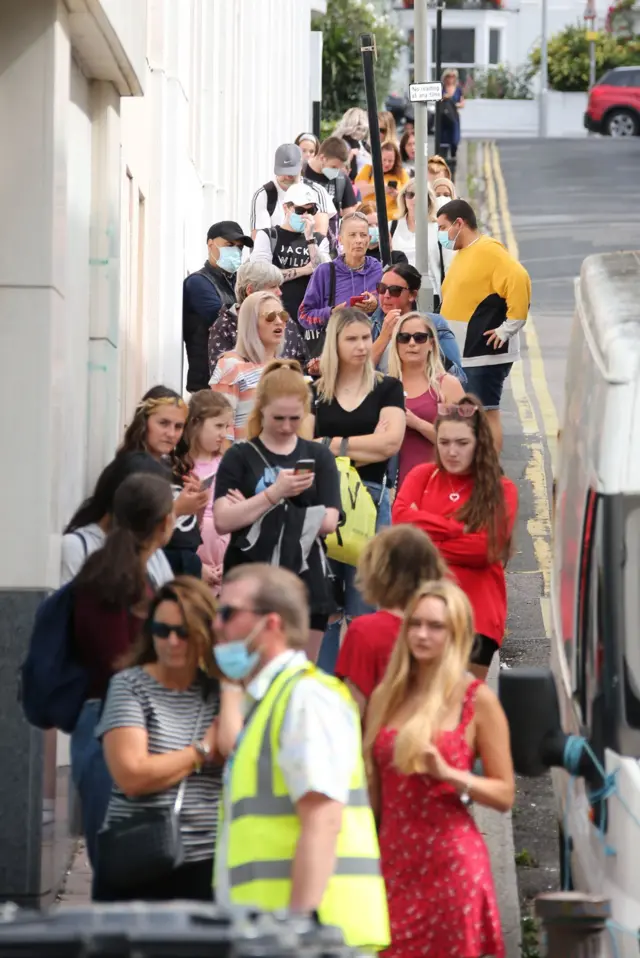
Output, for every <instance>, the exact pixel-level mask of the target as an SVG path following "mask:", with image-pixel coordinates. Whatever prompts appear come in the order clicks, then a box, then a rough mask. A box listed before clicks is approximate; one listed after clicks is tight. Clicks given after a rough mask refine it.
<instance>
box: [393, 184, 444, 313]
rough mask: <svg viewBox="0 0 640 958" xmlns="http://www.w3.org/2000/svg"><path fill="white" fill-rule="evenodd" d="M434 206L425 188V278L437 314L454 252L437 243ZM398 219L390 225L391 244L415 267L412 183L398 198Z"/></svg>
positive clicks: (436, 222)
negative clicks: (426, 220) (428, 283)
mask: <svg viewBox="0 0 640 958" xmlns="http://www.w3.org/2000/svg"><path fill="white" fill-rule="evenodd" d="M438 208H439V207H438V203H437V201H436V197H435V194H434V192H433V190H432V189H431V187H430V186H429V187H428V188H427V209H428V214H427V215H428V218H429V222H428V224H427V231H428V234H429V235H428V240H429V242H428V251H429V278H430V279H431V282H432V284H433V292H434V307H433V308H434V311H435V312H436V313H439V312H440V303H441V301H442V284H443V282H444V278H445V276H446V274H447V270H448V269H449V266H450V265H451V261H452V259H453V257H454V256H455V252H452V251H451V250H445V249H443V247H442V246H440V243H439V242H438V221H437V214H438ZM398 211H399V216H398V219H397V220H396V221H395V222H394V223H392V224H391V245H392V247H393V249H394V250H396V251H397V252H402V253H404V254H405V255H406V257H407V259H408V260H409V262H410V263H411V264H412V265H413V266H415V264H416V186H415V180H410V181H409V183H407V185H406V186H405V188H404V190H402V191H401V193H400V195H399V196H398Z"/></svg>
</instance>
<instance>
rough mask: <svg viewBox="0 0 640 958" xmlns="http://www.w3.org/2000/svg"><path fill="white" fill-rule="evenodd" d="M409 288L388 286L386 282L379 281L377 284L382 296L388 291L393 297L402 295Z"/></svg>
mask: <svg viewBox="0 0 640 958" xmlns="http://www.w3.org/2000/svg"><path fill="white" fill-rule="evenodd" d="M408 289H409V287H408V286H387V284H386V283H378V284H377V285H376V290H377V291H378V293H379V294H380V295H381V296H384V294H385V293H388V294H389V296H393V297H397V296H402V294H403V293H406V292H407V290H408Z"/></svg>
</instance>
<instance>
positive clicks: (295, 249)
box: [273, 226, 311, 321]
mask: <svg viewBox="0 0 640 958" xmlns="http://www.w3.org/2000/svg"><path fill="white" fill-rule="evenodd" d="M275 230H276V232H277V234H278V238H277V240H276V242H275V249H274V250H273V265H274V266H277V267H278V269H282V270H285V269H300V267H301V266H308V265H309V263H310V261H311V257H310V255H309V244H308V243H307V238H306V236H305V235H304V233H294V232H293V230H285V229H283V228H282V227H281V226H276V227H275ZM310 279H311V277H310V276H297V277H296V278H295V279H290V280H289V282H288V283H283V284H282V286H281V287H280V288H281V290H282V303H283V305H284V308H285V309H286V311H287V312H288V313H289V316H291V318H292V319H295V320H296V321H297V319H298V310H299V309H300V304H301V303H302V300H303V299H304V294H305V293H306V291H307V286H308V285H309V280H310Z"/></svg>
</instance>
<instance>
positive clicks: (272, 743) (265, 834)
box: [217, 662, 390, 950]
mask: <svg viewBox="0 0 640 958" xmlns="http://www.w3.org/2000/svg"><path fill="white" fill-rule="evenodd" d="M308 675H313V677H314V679H315V680H316V681H317V682H322V684H323V685H326V686H328V687H329V688H331V689H334V690H335V691H336V692H338V693H339V694H340V695H341V696H342V697H343V698H344V699H345V700H347V701H349V702H350V703H351V705H352V706H353V708H354V711H355V705H354V703H353V700H352V699H351V696H350V694H349V692H348V690H347V689H346V688H345V687H344V686H343V685H342V683H341V682H339V681H338V680H337V679H334V678H332V677H330V676H328V675H325V674H324V673H323V672H321V671H319V670H318V669H316V667H315V666H314V665H313V664H312V663H310V662H306V663H305V662H303V663H299V664H297V665H293V666H291V667H289V668H286V669H284V670H283V671H282V672H281V673H280V674H279V675H278V676H277V677H276V678H275V680H274V681H273V682H272V684H271V686H270V687H269V690H268V691H267V694H266V695H265V697H264V699H262V701H261V702H260V704H259V705H258V706H257V707H256V709H255V711H254V712H253V714H252V716H251V718H250V720H249V722H248V724H247V726H246V727H245V732H244V734H243V735H242V738H241V740H240V742H239V745H238V747H237V749H236V752H235V753H234V755H233V756H232V757H231V758H230V760H229V761H230V763H231V768H230V769H229V768H228V769H227V781H226V785H225V788H226V789H228V790H230V796H229V795H227V799H229V797H230V802H227V807H230V808H231V821H230V822H229V836H228V847H227V849H226V851H227V860H226V862H225V861H219V862H217V866H218V867H220V868H226V870H227V872H228V884H229V895H230V899H231V902H232V903H233V904H236V905H248V906H252V907H254V908H260V909H262V910H264V911H278V910H281V909H286V908H288V906H289V901H290V898H291V867H292V863H293V858H294V855H295V850H296V845H297V843H298V837H299V835H300V822H299V819H298V816H297V815H296V812H295V809H294V806H293V803H292V801H291V799H290V797H289V794H288V792H287V787H286V785H285V781H284V778H283V776H282V772H281V771H280V767H279V765H278V761H277V755H278V748H279V741H280V730H281V728H282V722H283V720H284V717H285V713H286V710H287V705H288V703H289V699H290V697H291V693H292V692H293V689H294V685H295V683H296V682H297V681H298V680H299V679H301V678H303V677H304V676H308ZM357 727H358V729H359V728H360V722H359V721H358V722H357ZM221 833H222V827H221V826H220V827H219V830H218V834H219V835H220V834H221ZM318 916H319V918H320V921H321V922H322V923H323V924H327V925H336V926H338V927H339V928H340V929H341V930H342V932H343V934H344V937H345V941H346V943H347V944H348V945H351V946H352V947H367V946H368V947H370V948H372V949H375V950H379V949H382V948H386V947H387V945H388V944H389V941H390V936H389V917H388V911H387V897H386V892H385V887H384V881H383V879H382V875H381V873H380V851H379V847H378V836H377V833H376V827H375V821H374V818H373V813H372V811H371V807H370V805H369V796H368V792H367V782H366V776H365V770H364V762H363V760H362V757H361V754H359V756H358V760H357V762H356V763H355V767H354V770H353V775H352V778H351V788H350V793H349V801H348V804H347V805H346V806H345V808H344V811H343V816H342V828H341V830H340V834H339V836H338V844H337V848H336V864H335V870H334V873H333V875H332V877H331V878H330V879H329V883H328V885H327V889H326V891H325V894H324V898H323V899H322V903H321V905H320V908H319V909H318Z"/></svg>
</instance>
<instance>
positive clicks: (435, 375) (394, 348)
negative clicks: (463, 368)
mask: <svg viewBox="0 0 640 958" xmlns="http://www.w3.org/2000/svg"><path fill="white" fill-rule="evenodd" d="M410 319H421V320H422V322H423V323H424V328H425V331H426V332H427V333H430V335H431V349H430V350H429V352H428V353H427V358H426V360H425V364H424V374H425V376H426V379H427V382H428V383H429V389H430V390H433V391H434V392H435V394H436V396H438V397H439V396H440V394H441V389H440V383H441V381H442V377H443V376H444V374H445V373H444V366H443V365H442V360H441V359H440V343H439V341H438V332H437V330H436V327H435V326H434V324H433V323H432V322H431V320H430V319H429V317H428V316H425V315H424V313H418V312H415V311H414V312H412V313H405V315H404V316H401V317H400V319H399V320H398V322H397V323H396V325H395V327H394V330H393V332H392V334H391V344H390V349H389V375H390V376H393V377H394V378H395V379H400V380H401V379H402V362H401V360H400V354H399V352H398V333H401V332H402V327H403V326H404V324H405V323H406V322H408V321H409V320H410Z"/></svg>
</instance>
